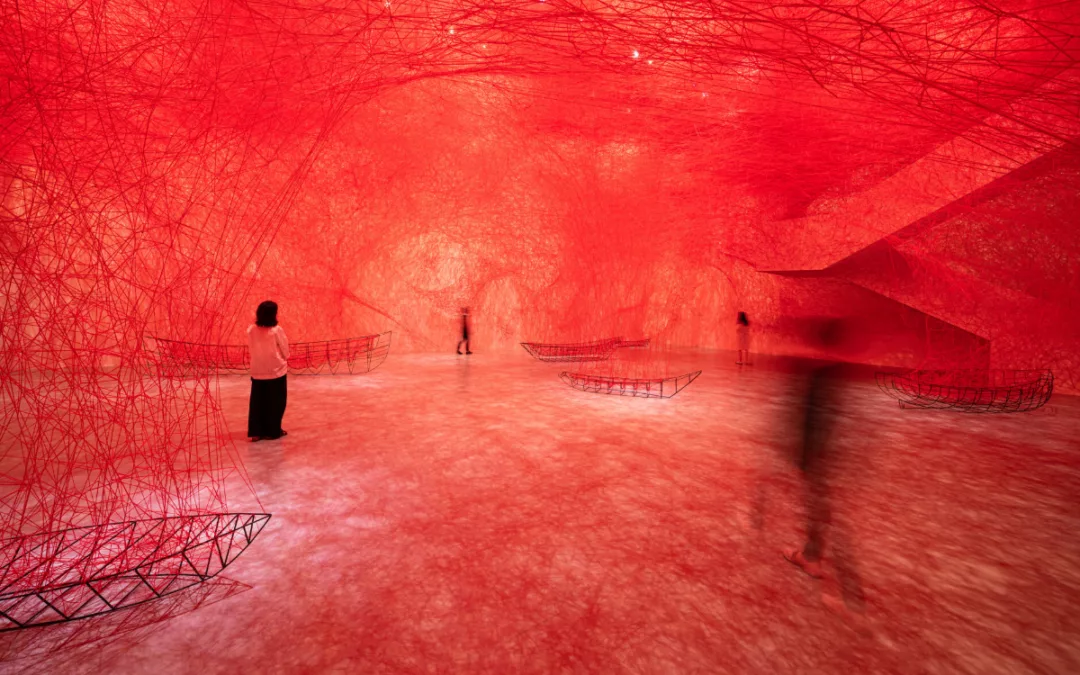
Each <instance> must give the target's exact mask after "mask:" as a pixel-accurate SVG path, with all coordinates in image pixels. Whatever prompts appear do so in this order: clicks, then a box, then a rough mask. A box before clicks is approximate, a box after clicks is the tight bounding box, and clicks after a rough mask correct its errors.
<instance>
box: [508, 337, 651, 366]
mask: <svg viewBox="0 0 1080 675" xmlns="http://www.w3.org/2000/svg"><path fill="white" fill-rule="evenodd" d="M521 346H522V347H524V348H525V351H527V352H529V354H530V355H532V356H533V357H535V358H536V359H537V360H539V361H546V362H548V363H581V362H584V361H607V360H608V359H609V358H611V355H612V354H613V353H614V352H615V350H616V349H645V348H646V347H648V346H649V338H645V339H643V340H624V339H622V338H618V337H615V338H607V339H604V340H596V341H594V342H572V343H565V344H548V343H542V342H522V343H521Z"/></svg>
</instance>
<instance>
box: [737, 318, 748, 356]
mask: <svg viewBox="0 0 1080 675" xmlns="http://www.w3.org/2000/svg"><path fill="white" fill-rule="evenodd" d="M735 334H736V335H737V336H738V338H739V349H740V350H741V351H744V352H748V351H750V326H747V325H745V324H742V323H737V324H735Z"/></svg>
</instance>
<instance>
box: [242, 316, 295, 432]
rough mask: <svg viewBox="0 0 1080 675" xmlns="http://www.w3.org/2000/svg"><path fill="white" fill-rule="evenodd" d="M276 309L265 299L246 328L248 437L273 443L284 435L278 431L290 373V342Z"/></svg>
mask: <svg viewBox="0 0 1080 675" xmlns="http://www.w3.org/2000/svg"><path fill="white" fill-rule="evenodd" d="M277 312H278V306H277V303H276V302H273V301H272V300H267V301H266V302H263V303H262V304H260V305H259V308H258V309H256V310H255V323H254V324H253V325H251V326H248V329H247V333H248V347H249V351H250V353H251V399H250V401H249V402H248V432H247V433H248V438H250V439H251V440H252V442H255V441H262V440H274V439H278V438H281V437H282V436H285V435H286V432H285V430H283V429H282V428H281V418H283V417H284V416H285V402H286V398H287V395H288V388H287V386H286V381H285V378H286V376H287V374H288V372H289V339H288V338H287V337H285V331H284V330H283V329H282V328H281V326H279V325H278V321H277Z"/></svg>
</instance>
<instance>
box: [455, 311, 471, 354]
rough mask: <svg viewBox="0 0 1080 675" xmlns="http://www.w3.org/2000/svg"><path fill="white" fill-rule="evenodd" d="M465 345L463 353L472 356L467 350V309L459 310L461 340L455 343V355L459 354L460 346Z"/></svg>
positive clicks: (468, 349)
mask: <svg viewBox="0 0 1080 675" xmlns="http://www.w3.org/2000/svg"><path fill="white" fill-rule="evenodd" d="M463 344H464V345H465V353H466V354H472V349H470V348H469V308H468V307H462V308H461V340H460V341H459V342H458V343H457V353H458V354H460V353H461V345H463Z"/></svg>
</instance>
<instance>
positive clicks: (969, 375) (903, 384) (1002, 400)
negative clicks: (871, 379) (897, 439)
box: [875, 370, 1054, 413]
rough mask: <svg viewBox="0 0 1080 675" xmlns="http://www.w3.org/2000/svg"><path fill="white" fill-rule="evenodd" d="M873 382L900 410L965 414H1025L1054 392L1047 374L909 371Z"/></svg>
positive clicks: (1029, 372) (1026, 371)
mask: <svg viewBox="0 0 1080 675" xmlns="http://www.w3.org/2000/svg"><path fill="white" fill-rule="evenodd" d="M875 379H876V380H877V384H878V387H879V388H880V389H881V390H882V391H884V392H885V393H886V394H889V395H890V396H893V397H895V398H896V399H897V401H898V402H899V404H900V407H901V408H924V409H928V410H955V411H957V412H965V413H1014V412H1028V411H1031V410H1035V409H1036V408H1040V407H1042V406H1043V405H1045V404H1046V402H1047V401H1049V400H1050V396H1051V395H1052V394H1053V392H1054V374H1053V373H1052V372H1050V371H1049V370H912V371H908V372H905V373H877V374H876V376H875Z"/></svg>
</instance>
